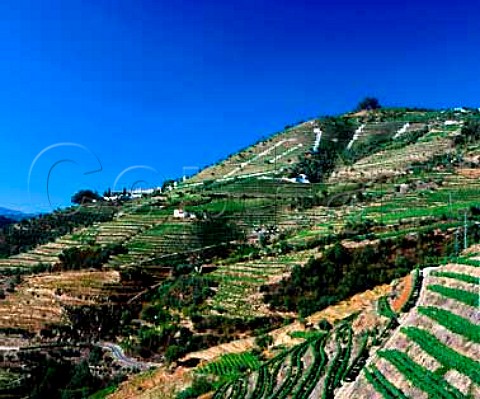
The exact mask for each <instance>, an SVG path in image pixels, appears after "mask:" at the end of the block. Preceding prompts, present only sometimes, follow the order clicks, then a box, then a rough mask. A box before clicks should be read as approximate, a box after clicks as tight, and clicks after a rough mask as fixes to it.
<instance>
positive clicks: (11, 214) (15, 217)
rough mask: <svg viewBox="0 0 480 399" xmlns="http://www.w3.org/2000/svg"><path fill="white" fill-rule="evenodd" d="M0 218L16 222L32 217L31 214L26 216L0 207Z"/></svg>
mask: <svg viewBox="0 0 480 399" xmlns="http://www.w3.org/2000/svg"><path fill="white" fill-rule="evenodd" d="M0 216H3V217H5V218H8V219H12V220H14V221H18V220H22V219H26V218H28V217H32V216H33V214H28V213H24V212H21V211H16V210H14V209H8V208H3V207H0Z"/></svg>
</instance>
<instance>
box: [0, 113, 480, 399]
mask: <svg viewBox="0 0 480 399" xmlns="http://www.w3.org/2000/svg"><path fill="white" fill-rule="evenodd" d="M479 140H480V114H479V113H478V112H476V111H473V110H470V111H465V110H464V111H463V112H462V111H453V110H452V111H424V110H416V109H383V110H376V111H369V112H360V113H350V114H346V115H343V116H339V117H328V118H319V119H316V120H312V121H307V122H303V123H301V124H299V125H297V126H293V127H290V128H288V129H286V130H285V131H283V132H280V133H277V134H275V135H273V136H271V137H270V138H268V139H265V140H262V141H260V142H258V143H256V144H254V145H253V146H251V147H249V148H247V149H245V150H242V151H240V152H238V153H236V154H234V155H232V156H231V157H229V158H227V159H226V160H223V161H220V162H218V163H217V164H215V165H213V166H211V167H208V168H206V169H204V170H202V171H201V172H199V173H198V174H197V175H195V176H192V177H191V178H189V179H187V180H185V181H182V182H178V183H177V184H176V186H175V187H174V188H173V187H172V189H170V190H166V191H165V192H163V193H161V194H160V193H156V194H152V195H146V196H144V197H142V198H139V199H135V200H131V201H119V202H117V203H114V204H113V203H106V202H105V203H102V202H99V203H97V204H91V205H89V206H83V207H79V208H72V209H69V210H64V211H62V212H56V213H54V214H51V215H42V216H38V217H35V218H32V219H28V220H25V221H22V222H20V223H17V224H15V225H13V227H9V228H6V229H3V230H2V231H1V235H0V250H1V253H2V254H3V259H0V272H1V276H0V281H1V282H2V287H3V288H2V292H3V298H2V299H0V330H1V336H0V339H1V340H2V345H3V346H2V347H1V348H0V351H1V352H2V354H3V356H4V359H7V360H8V362H7V363H6V366H5V367H4V372H5V375H6V376H7V377H8V378H7V377H6V378H7V380H8V379H12V378H13V377H12V375H14V376H16V377H15V378H16V379H17V380H18V381H22V382H21V383H18V384H16V385H14V386H13V385H12V386H10V385H9V384H7V383H6V384H4V385H5V387H3V385H2V386H0V392H6V393H9V394H11V395H13V396H12V397H22V395H24V394H25V392H26V391H28V389H29V388H28V387H29V386H35V387H37V388H38V389H39V390H41V389H46V388H45V386H46V385H45V384H43V385H42V382H41V381H42V377H41V376H42V375H43V374H44V372H45V370H44V369H42V368H41V367H39V363H38V359H47V360H48V361H49V362H51V363H49V364H51V368H52V370H59V369H61V367H66V366H65V364H68V365H69V367H71V373H70V374H69V376H66V377H65V381H66V382H65V385H63V386H60V385H61V384H60V382H58V381H60V380H58V381H56V382H55V383H53V382H50V384H51V385H49V386H54V385H55V384H60V385H59V386H58V390H62V389H63V390H66V389H70V390H72V392H73V388H72V387H71V385H68V384H67V382H68V381H69V380H70V379H72V380H75V381H77V383H79V382H78V381H83V382H81V383H83V384H84V385H85V386H88V387H91V389H89V390H88V394H93V392H94V391H96V390H100V393H99V394H98V396H95V397H105V396H106V395H107V394H111V393H112V392H113V391H115V390H116V392H115V393H112V396H111V398H132V397H139V398H147V397H148V398H150V397H159V398H160V397H161V398H175V397H178V398H184V399H185V398H194V397H198V396H199V395H201V394H207V395H210V396H209V397H213V398H215V399H218V398H238V399H240V398H251V399H256V398H258V399H260V398H272V399H273V398H305V399H306V398H312V399H313V398H333V397H335V398H336V397H339V398H344V397H345V398H346V397H372V398H374V397H378V398H393V397H395V398H396V397H400V398H402V397H410V398H417V397H425V398H427V397H435V398H436V397H442V398H443V397H445V398H450V397H453V398H457V397H458V398H461V397H472V398H473V397H477V396H479V389H480V388H479V380H478V375H477V374H478V368H479V367H478V366H479V364H478V359H479V358H480V352H479V348H478V342H477V341H478V336H477V335H478V334H477V332H478V331H477V329H478V323H479V319H478V311H477V310H478V306H479V305H478V295H477V294H478V284H479V282H478V279H479V278H480V275H479V273H478V268H477V267H476V266H477V262H479V261H478V260H477V259H476V255H475V253H476V251H477V248H478V247H476V246H475V245H476V244H477V243H479V242H480V204H479V201H478V196H477V194H478V192H479V190H478V189H479V186H478V184H479V183H478V180H477V177H478V176H479V175H480V141H479ZM72 211H74V212H72ZM467 248H470V249H469V250H468V249H467ZM465 249H467V250H466V252H464V253H463V254H462V251H463V250H465ZM117 345H119V346H118V347H117ZM120 347H121V348H120ZM2 348H3V350H2ZM112 348H113V349H112ZM122 348H123V350H124V351H125V352H126V355H123V354H122V352H121V350H122ZM445 354H447V355H445ZM85 362H86V363H85ZM85 364H86V365H87V368H88V369H89V370H90V371H89V372H87V371H85V369H81V370H83V371H81V370H80V369H79V368H80V367H85ZM150 366H154V367H156V368H157V370H156V371H155V370H154V371H148V372H146V373H141V374H139V375H136V376H135V375H134V374H136V373H137V372H138V371H140V369H145V368H148V367H150ZM24 370H28V373H26V372H25V371H24ZM79 370H80V371H79ZM12 373H13V374H12ZM42 373H43V374H42ZM77 373H78V374H79V375H81V378H80V377H78V378H77V379H74V378H73V376H74V375H76V374H77ZM53 374H54V373H53V371H52V373H51V375H53ZM18 376H21V378H20V379H18ZM127 377H128V379H127V381H125V382H123V383H122V384H120V382H121V381H122V380H123V379H125V378H127ZM85 381H88V382H85ZM2 387H3V388H2ZM42 387H43V388H42ZM2 389H3V391H2ZM52 389H53V388H52ZM101 390H103V393H101ZM12 392H13V393H12ZM15 392H17V393H18V392H19V393H18V395H17V396H14V393H15ZM41 392H43V391H41ZM45 392H47V391H45ZM48 392H51V391H48ZM132 392H135V393H132ZM15 394H16V393H15ZM72 395H74V394H73V393H72ZM177 395H178V396H177ZM435 395H436V396H435ZM72 397H74V396H72Z"/></svg>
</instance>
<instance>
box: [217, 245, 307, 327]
mask: <svg viewBox="0 0 480 399" xmlns="http://www.w3.org/2000/svg"><path fill="white" fill-rule="evenodd" d="M311 255H312V253H311V252H308V251H305V252H298V253H295V254H293V255H291V256H290V255H285V256H278V257H276V258H265V259H261V260H255V261H250V262H239V263H235V264H232V265H223V266H219V268H218V269H217V270H216V271H214V272H212V273H210V274H209V277H210V278H211V279H213V280H214V281H215V282H217V283H218V287H217V289H216V294H215V296H214V297H213V298H212V300H211V301H210V302H209V308H208V309H209V310H210V311H214V312H219V313H222V314H226V315H228V316H232V317H243V318H251V317H255V316H261V315H265V314H270V313H271V311H269V310H268V307H267V306H266V305H265V303H263V300H262V296H261V294H260V293H259V289H260V287H261V286H262V285H263V284H266V283H272V282H273V281H278V280H279V279H280V278H281V277H282V276H285V275H288V273H289V271H290V270H291V268H292V267H294V266H295V265H302V264H304V263H305V262H306V261H307V260H308V258H309V257H310V256H311Z"/></svg>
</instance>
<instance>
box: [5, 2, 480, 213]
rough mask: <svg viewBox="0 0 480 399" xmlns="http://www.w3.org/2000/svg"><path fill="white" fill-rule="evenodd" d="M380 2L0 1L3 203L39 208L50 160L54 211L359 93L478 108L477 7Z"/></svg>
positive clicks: (350, 103)
mask: <svg viewBox="0 0 480 399" xmlns="http://www.w3.org/2000/svg"><path fill="white" fill-rule="evenodd" d="M390 3H391V2H388V1H384V0H383V1H374V0H364V1H357V0H350V1H346V0H338V1H319V0H317V1H299V0H296V1H291V0H290V1H284V0H275V1H273V0H271V1H261V0H255V1H250V0H247V1H233V2H229V1H221V0H216V1H212V0H210V1H203V0H189V1H183V0H175V1H162V0H156V1H142V0H112V1H103V0H83V1H78V0H68V1H48V0H42V1H38V0H34V1H23V0H15V1H13V0H12V1H9V0H7V1H3V2H1V4H0V21H1V22H0V35H1V38H0V57H1V62H0V80H1V81H0V85H1V90H0V124H1V125H0V138H1V147H0V155H1V156H0V182H1V186H0V206H7V207H12V208H17V209H23V210H33V209H43V210H48V209H49V205H48V200H47V195H46V184H47V176H48V173H49V171H50V170H51V171H50V179H49V185H50V187H49V192H50V195H51V200H52V203H53V205H54V206H56V205H66V204H68V202H69V198H70V195H71V194H72V192H73V191H75V190H77V189H79V188H81V187H87V188H93V189H97V190H99V191H103V189H104V188H106V187H108V186H113V183H114V182H115V180H116V178H117V177H118V176H119V175H120V174H121V173H122V172H123V171H125V173H124V174H123V175H122V176H120V178H119V181H118V184H119V185H121V186H122V185H128V184H132V183H133V182H134V181H136V180H145V181H146V182H147V183H144V184H150V185H156V184H161V181H162V180H163V179H165V178H168V177H178V176H180V175H182V171H183V167H184V166H203V165H206V164H209V163H213V162H215V161H217V160H218V159H219V158H223V157H225V156H226V155H228V154H230V153H232V152H234V151H235V150H237V149H239V148H242V147H244V146H246V145H248V144H249V143H251V142H253V141H256V140H257V139H258V138H259V137H261V136H264V135H268V134H270V133H273V132H276V131H278V130H281V129H282V128H283V127H284V126H285V125H286V124H290V123H294V122H296V121H299V120H302V119H305V118H308V117H314V116H318V115H324V114H335V113H340V112H344V111H347V110H350V109H351V108H353V107H354V106H355V105H356V103H357V102H358V101H359V100H360V99H361V98H362V97H364V96H365V95H374V96H377V97H378V98H379V99H380V100H381V102H382V103H384V104H386V105H411V106H428V107H448V106H459V105H467V106H480V104H479V101H478V100H479V99H478V94H479V93H480V73H479V71H480V65H479V60H480V24H479V23H478V15H480V2H478V1H472V0H471V1H463V2H460V1H457V2H451V1H449V2H446V1H443V2H442V1H438V0H437V1H430V0H427V1H422V0H419V1H412V0H406V1H401V2H397V4H396V5H392V4H390ZM60 143H75V144H77V146H72V145H69V146H66V145H60V146H57V147H54V148H51V149H50V150H47V151H46V152H45V153H44V154H43V155H41V156H40V157H39V158H38V159H37V162H36V163H35V164H34V167H33V169H32V172H31V184H30V188H29V186H28V176H29V169H30V167H31V164H32V162H33V161H34V159H35V157H36V156H37V155H38V154H39V153H40V152H41V151H42V150H44V149H46V148H47V147H49V146H51V145H55V144H60ZM81 146H83V147H81ZM99 162H100V164H101V171H100V170H99V169H100V167H99ZM138 165H145V166H148V168H137V169H133V170H132V169H131V170H128V168H130V167H133V166H138ZM150 168H153V169H155V172H154V171H153V170H152V169H150ZM88 171H91V172H94V171H97V172H96V173H91V174H84V172H88ZM29 192H30V194H29Z"/></svg>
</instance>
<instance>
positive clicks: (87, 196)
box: [71, 190, 102, 205]
mask: <svg viewBox="0 0 480 399" xmlns="http://www.w3.org/2000/svg"><path fill="white" fill-rule="evenodd" d="M100 200H102V197H101V196H100V195H98V193H97V192H95V191H92V190H80V191H78V192H77V193H75V194H74V195H73V196H72V199H71V201H72V203H74V204H79V205H81V204H86V203H91V202H95V201H100Z"/></svg>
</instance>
